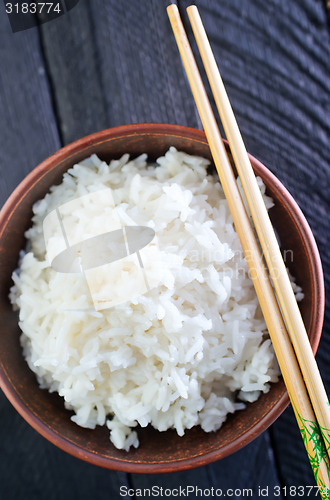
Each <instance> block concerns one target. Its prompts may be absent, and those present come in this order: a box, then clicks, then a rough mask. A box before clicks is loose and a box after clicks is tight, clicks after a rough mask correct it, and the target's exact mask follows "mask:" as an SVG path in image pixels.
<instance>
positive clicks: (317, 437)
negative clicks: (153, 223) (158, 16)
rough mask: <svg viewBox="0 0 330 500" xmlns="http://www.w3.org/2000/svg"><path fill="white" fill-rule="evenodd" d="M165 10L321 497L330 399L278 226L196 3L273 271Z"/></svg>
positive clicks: (193, 13)
mask: <svg viewBox="0 0 330 500" xmlns="http://www.w3.org/2000/svg"><path fill="white" fill-rule="evenodd" d="M167 12H168V16H169V19H170V22H171V25H172V29H173V32H174V35H175V38H176V42H177V45H178V48H179V51H180V54H181V58H182V61H183V64H184V67H185V70H186V73H187V77H188V80H189V83H190V86H191V90H192V93H193V96H194V99H195V102H196V105H197V109H198V111H199V114H200V117H201V120H202V123H203V127H204V131H205V134H206V137H207V140H208V143H209V146H210V150H211V153H212V156H213V160H214V164H215V166H216V169H217V172H218V175H219V178H220V182H221V184H222V187H223V190H224V193H225V196H226V199H227V201H228V204H229V208H230V211H231V214H232V217H233V220H234V224H235V227H236V231H237V233H238V236H239V238H240V241H241V245H242V248H243V252H244V254H245V258H246V260H247V264H248V266H249V270H250V273H251V277H252V279H253V283H254V287H255V290H256V293H257V296H258V299H259V303H260V306H261V309H262V312H263V315H264V318H265V321H266V324H267V328H268V331H269V334H270V337H271V340H272V343H273V346H274V350H275V354H276V357H277V360H278V363H279V366H280V369H281V372H282V375H283V379H284V382H285V384H286V387H287V390H288V393H289V396H290V400H291V403H292V406H293V409H294V412H295V416H296V418H297V422H298V425H299V429H300V431H301V434H302V437H303V440H304V444H305V447H306V450H307V453H308V456H309V459H310V462H311V465H312V468H313V472H314V475H315V478H316V481H317V484H318V486H319V489H320V493H321V495H322V496H323V498H330V462H329V455H330V406H329V402H328V398H327V395H326V392H325V389H324V386H323V382H322V379H321V376H320V373H319V371H318V368H317V364H316V361H315V358H314V355H313V352H312V349H311V346H310V343H309V340H308V336H307V333H306V329H305V326H304V323H303V320H302V317H301V314H300V311H299V307H298V305H297V301H296V298H295V296H294V292H293V290H292V286H291V283H290V279H289V276H288V273H287V270H286V267H285V264H284V261H283V258H282V255H281V252H280V249H279V246H278V243H277V239H276V236H275V233H274V229H273V227H272V224H271V221H270V219H269V216H268V212H267V209H266V207H265V204H264V201H263V198H262V195H261V193H260V189H259V187H258V184H257V180H256V177H255V175H254V172H253V169H252V166H251V163H250V160H249V158H248V154H247V152H246V149H245V146H244V143H243V140H242V137H241V134H240V131H239V128H238V125H237V122H236V119H235V116H234V113H233V110H232V108H231V105H230V102H229V99H228V96H227V93H226V90H225V87H224V85H223V82H222V79H221V76H220V73H219V70H218V67H217V64H216V62H215V59H214V56H213V53H212V49H211V47H210V44H209V41H208V39H207V35H206V33H205V30H204V27H203V24H202V21H201V18H200V16H199V13H198V9H197V7H196V6H195V5H191V6H190V7H188V8H187V13H188V17H189V20H190V23H191V26H192V29H193V32H194V36H195V39H196V41H197V45H198V48H199V52H200V55H201V58H202V61H203V64H204V67H205V70H206V74H207V77H208V79H209V82H210V85H211V89H212V93H213V96H214V99H215V103H216V106H217V108H218V111H219V114H220V118H221V121H222V124H223V127H224V130H225V133H226V136H227V139H228V142H229V146H230V150H231V153H232V156H233V159H234V162H235V165H236V169H237V172H238V175H239V177H240V179H241V183H242V186H243V190H244V194H245V197H246V200H247V203H248V206H249V209H250V212H251V216H252V220H253V223H254V226H255V230H256V232H257V235H258V238H259V243H260V246H261V248H262V251H263V255H264V257H265V260H266V263H267V266H268V270H267V268H266V267H265V264H264V262H263V256H262V254H261V251H260V247H259V244H258V242H257V240H256V237H255V235H254V231H253V228H252V226H251V222H250V219H249V217H248V215H247V213H246V210H245V207H244V204H243V201H242V198H241V195H240V192H239V190H238V187H237V183H236V179H235V176H234V173H233V170H232V167H231V164H230V161H229V159H228V156H227V153H226V150H225V147H224V144H223V141H222V138H221V135H220V132H219V129H218V126H217V123H216V120H215V117H214V114H213V112H212V109H211V105H210V102H209V100H208V97H207V94H206V91H205V88H204V85H203V82H202V79H201V76H200V73H199V71H198V68H197V64H196V61H195V59H194V56H193V53H192V50H191V47H190V44H189V41H188V38H187V35H186V33H185V30H184V27H183V24H182V21H181V18H180V14H179V10H178V7H177V5H175V4H171V5H169V6H168V7H167ZM270 277H271V279H272V282H273V284H274V288H275V292H276V295H277V297H276V295H275V292H274V289H273V287H272V284H271V280H270ZM290 339H291V340H290ZM291 342H292V343H291Z"/></svg>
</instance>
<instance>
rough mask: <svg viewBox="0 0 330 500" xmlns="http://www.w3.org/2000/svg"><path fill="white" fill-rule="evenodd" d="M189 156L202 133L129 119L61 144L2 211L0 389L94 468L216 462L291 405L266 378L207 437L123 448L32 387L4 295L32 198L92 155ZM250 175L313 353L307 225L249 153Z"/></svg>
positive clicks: (319, 278)
mask: <svg viewBox="0 0 330 500" xmlns="http://www.w3.org/2000/svg"><path fill="white" fill-rule="evenodd" d="M172 145H173V146H175V147H176V148H177V149H181V150H185V151H186V152H188V153H191V154H198V155H202V156H204V157H208V158H211V157H210V151H209V147H208V144H207V141H206V139H205V135H204V133H203V132H201V131H199V130H195V129H189V128H185V127H180V126H175V125H158V124H142V125H128V126H123V127H118V128H113V129H109V130H105V131H102V132H98V133H96V134H93V135H90V136H88V137H84V138H83V139H80V140H78V141H76V142H74V143H73V144H70V145H69V146H66V147H65V148H63V149H61V150H60V151H58V152H57V153H55V154H54V155H52V156H51V157H50V158H48V159H46V160H45V161H44V162H42V163H41V164H40V165H39V166H38V167H36V168H35V169H34V170H33V171H32V172H31V173H30V174H29V175H28V176H27V177H26V178H25V179H24V180H23V182H22V183H21V184H20V185H19V186H18V187H17V189H16V190H15V191H14V192H13V194H12V195H11V196H10V198H9V199H8V201H7V203H6V204H5V205H4V207H3V209H2V211H1V213H0V255H1V260H0V286H1V304H0V314H1V326H0V383H1V388H2V390H3V391H4V393H5V394H6V396H7V397H8V399H9V400H10V401H11V403H12V404H13V405H14V407H15V408H16V409H17V411H18V412H19V413H20V414H21V415H22V416H23V417H24V418H25V419H26V421H27V422H28V423H29V424H30V425H31V426H32V427H33V428H34V429H36V430H37V431H38V432H39V433H40V434H42V435H43V436H44V437H45V438H47V439H48V440H49V441H51V442H52V443H53V444H55V445H56V446H58V447H60V448H61V449H63V450H65V451H66V452H68V453H71V454H72V455H74V456H76V457H78V458H81V459H83V460H86V461H87V462H90V463H92V464H95V465H99V466H102V467H106V468H109V469H115V470H121V471H126V472H143V473H152V472H171V471H178V470H183V469H189V468H192V467H197V466H200V465H205V464H207V463H209V462H212V461H215V460H218V459H220V458H223V457H225V456H227V455H229V454H231V453H233V452H235V451H237V450H238V449H240V448H242V447H243V446H244V445H246V444H247V443H249V442H250V441H252V440H253V439H254V438H256V437H257V436H258V435H260V433H262V432H263V431H264V430H265V429H267V427H268V426H269V425H271V424H272V423H273V422H274V420H275V419H276V418H277V417H278V416H279V415H280V414H281V413H282V411H283V410H284V409H285V408H286V406H287V405H288V396H287V393H286V390H285V387H284V384H283V381H282V380H281V381H279V382H278V383H276V384H273V385H272V387H271V389H270V391H269V392H268V394H264V395H262V396H261V397H260V399H259V400H258V401H257V402H255V403H253V404H249V405H248V406H247V408H246V409H245V410H244V411H240V412H237V413H236V414H234V415H232V416H230V417H229V418H228V420H227V421H226V422H225V424H224V425H223V426H222V428H221V429H220V430H219V431H218V432H212V433H204V432H203V431H202V430H201V429H200V428H199V427H196V428H193V429H191V430H189V431H187V432H186V434H185V435H184V436H183V437H181V438H180V437H178V436H177V435H176V433H175V432H174V431H167V432H157V431H155V430H153V429H150V428H146V429H141V430H140V431H139V437H140V447H139V448H138V449H136V450H133V451H130V452H129V453H126V452H124V451H119V450H117V449H116V448H114V446H113V445H112V444H111V443H110V441H109V436H108V432H109V431H108V430H107V429H106V428H105V427H104V428H101V427H99V428H97V429H96V430H88V429H83V428H81V427H79V426H77V425H76V424H74V423H73V422H71V420H70V413H69V412H68V411H67V410H65V409H64V405H63V401H62V399H61V398H60V397H59V396H57V395H55V394H49V393H48V392H47V391H46V390H41V389H39V388H38V384H37V381H36V378H35V375H34V374H33V373H32V372H31V371H30V370H29V368H28V366H27V364H26V362H25V360H24V359H23V356H22V352H21V347H20V343H19V336H20V330H19V327H18V324H17V315H16V314H15V313H14V312H13V311H12V308H11V305H10V303H9V300H8V291H9V288H10V286H11V274H12V271H13V270H14V269H15V268H16V266H17V261H18V255H19V251H20V249H21V248H23V247H24V245H25V242H24V231H25V230H26V229H27V228H28V227H29V226H30V221H31V215H32V210H31V207H32V205H33V203H34V202H35V201H37V200H38V199H40V198H42V197H43V196H44V195H45V194H46V192H47V191H48V189H49V187H50V186H51V185H52V184H55V183H59V182H60V181H61V178H62V174H63V172H65V171H66V170H67V169H68V168H69V167H71V166H72V165H73V164H74V163H75V162H79V161H80V160H82V159H83V158H85V157H87V156H88V155H90V154H92V153H97V154H98V155H99V156H100V157H101V158H102V159H104V160H110V159H111V158H115V157H118V156H120V155H122V154H123V153H126V152H130V153H131V155H132V156H135V155H139V154H140V153H144V152H147V153H148V154H149V157H150V158H151V159H155V158H156V157H158V156H160V155H162V154H164V153H165V152H166V151H167V149H168V148H169V146H172ZM250 159H251V162H252V165H253V168H254V170H255V172H256V174H258V175H260V176H261V178H262V179H263V181H264V182H265V184H266V186H267V190H268V193H269V194H270V195H271V196H272V197H273V198H274V200H275V207H274V208H273V209H272V210H271V212H270V215H271V218H272V220H273V223H274V226H275V228H276V230H277V232H278V234H279V236H280V240H281V242H282V243H283V250H292V252H293V256H294V258H293V261H292V262H291V261H289V262H287V265H288V267H289V268H290V271H291V272H292V274H293V275H294V276H295V277H296V279H297V282H298V283H299V284H300V285H301V286H302V287H303V290H304V294H305V298H304V299H303V301H302V302H301V303H300V307H301V312H302V315H303V319H304V321H305V324H306V327H307V329H308V334H309V337H310V342H311V344H312V347H313V351H314V353H315V352H316V350H317V347H318V344H319V340H320V336H321V328H322V323H323V314H324V284H323V274H322V267H321V262H320V258H319V253H318V250H317V248H316V244H315V241H314V238H313V235H312V233H311V230H310V228H309V226H308V224H307V222H306V220H305V218H304V216H303V214H302V213H301V211H300V209H299V208H298V206H297V204H296V203H295V202H294V200H293V199H292V197H291V196H290V194H289V193H288V192H287V191H286V189H285V188H284V187H283V186H282V184H281V183H280V182H279V181H278V180H277V179H276V178H275V177H274V175H273V174H272V173H271V172H270V171H269V170H267V168H266V167H264V166H263V165H262V164H261V163H260V162H259V161H257V160H256V159H254V158H252V157H250Z"/></svg>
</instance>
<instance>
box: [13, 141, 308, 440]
mask: <svg viewBox="0 0 330 500" xmlns="http://www.w3.org/2000/svg"><path fill="white" fill-rule="evenodd" d="M207 167H208V161H207V160H205V159H203V158H199V157H193V156H189V155H187V154H185V153H183V152H178V151H177V150H176V149H175V148H171V149H170V150H169V151H168V152H167V153H166V155H165V156H164V157H162V158H159V159H158V160H157V167H156V168H154V166H148V164H147V157H146V155H141V156H140V157H139V158H137V159H134V160H129V155H124V156H123V157H122V158H121V159H120V160H113V161H111V162H110V164H109V165H108V164H106V163H105V162H102V161H100V160H99V158H97V157H96V156H95V155H93V156H92V157H91V158H89V159H87V160H85V161H83V162H82V163H80V164H79V165H75V166H74V167H73V168H71V169H70V170H69V171H68V172H67V173H66V174H65V175H64V177H63V182H62V183H61V184H60V185H58V186H54V187H52V188H51V191H50V193H49V194H47V195H46V196H45V198H44V199H43V200H41V201H39V202H38V203H36V204H35V206H34V208H33V211H34V217H33V225H32V228H31V229H30V230H29V231H28V232H27V235H26V236H27V239H28V245H29V246H28V248H29V251H27V252H24V254H22V258H21V262H20V269H19V271H17V272H15V273H14V275H13V280H14V283H15V285H14V286H13V287H12V289H11V294H10V297H11V301H12V304H13V306H14V307H15V308H17V309H19V318H20V322H19V324H20V328H21V330H22V336H21V343H22V346H23V351H24V356H25V358H26V360H27V362H28V364H29V367H30V368H31V370H33V371H34V372H35V374H36V376H37V378H38V381H39V384H40V387H42V388H47V389H48V390H49V391H52V392H53V391H57V392H58V393H59V395H60V396H62V397H63V398H64V401H65V406H66V408H68V409H70V410H73V411H74V416H72V417H71V418H72V420H73V421H74V422H76V423H77V424H78V425H80V426H83V427H88V428H95V426H96V425H105V424H106V425H107V426H108V428H109V429H110V440H111V441H112V443H113V444H114V446H116V447H117V448H119V449H125V450H129V448H130V447H131V446H135V447H137V446H138V445H139V441H138V435H137V432H136V430H133V429H136V428H137V426H138V425H140V426H141V427H145V426H147V425H149V424H150V425H152V426H153V427H154V428H155V429H158V430H159V431H165V430H167V429H171V428H174V429H175V430H176V431H177V433H178V434H179V435H180V436H182V435H183V434H184V432H185V429H190V428H191V427H193V426H196V425H200V426H201V428H202V429H203V430H204V431H206V432H210V431H215V430H217V429H219V428H220V426H221V425H222V423H223V422H224V421H225V419H226V416H227V415H228V414H229V413H233V412H234V411H236V410H238V409H243V408H244V406H245V404H244V403H245V402H252V401H255V400H256V399H257V398H258V397H259V395H260V394H261V393H264V392H267V391H268V390H269V388H270V383H271V382H276V381H277V380H278V377H279V369H278V366H277V363H276V359H275V356H274V352H273V348H272V345H271V342H270V339H269V336H268V333H267V330H266V326H265V323H264V320H263V317H262V315H261V312H260V309H259V305H258V300H257V298H256V295H255V292H254V288H253V285H252V282H251V279H250V277H249V273H248V269H247V265H246V262H245V260H244V258H243V256H242V251H241V246H240V243H239V239H238V236H237V233H236V232H235V229H234V227H233V222H232V217H231V215H230V212H229V208H228V205H227V202H226V200H225V197H224V194H223V191H222V188H221V186H220V184H219V182H217V181H216V180H215V179H214V178H213V177H212V176H210V175H207V171H206V169H207ZM106 187H107V188H111V190H112V192H113V194H114V197H115V202H116V207H117V211H118V213H119V214H120V218H121V220H122V222H123V223H124V224H129V223H134V224H136V225H140V226H149V227H152V228H153V229H154V230H155V233H156V236H157V239H158V245H159V249H160V252H161V257H162V261H163V263H164V269H163V270H162V277H161V282H160V284H159V285H158V286H157V287H155V288H153V289H151V290H150V291H149V292H148V293H146V294H143V295H140V296H138V297H135V298H134V299H132V300H131V301H128V302H126V303H124V304H121V305H119V306H116V307H113V308H110V309H105V310H103V311H100V312H96V311H95V310H93V304H92V302H91V298H90V295H89V293H88V289H87V286H86V283H85V282H84V280H83V277H82V276H81V275H79V274H65V273H58V272H56V271H55V270H53V269H52V268H51V267H50V266H49V264H48V261H47V259H46V255H45V242H44V238H43V227H42V223H43V220H44V218H45V216H46V215H47V214H48V213H49V212H50V211H52V210H54V209H55V208H56V207H58V206H60V205H61V204H63V203H65V202H66V201H68V200H71V199H74V198H77V197H80V196H82V195H84V194H87V193H91V192H94V191H97V190H99V189H104V188H106ZM260 187H261V190H262V192H263V193H264V186H263V185H262V183H261V181H260ZM264 198H265V201H266V204H267V206H268V207H270V206H271V205H272V201H271V200H270V199H269V198H268V197H267V196H265V195H264ZM87 215H88V214H87ZM84 216H86V214H84V213H83V212H82V213H81V218H82V219H81V223H83V218H84ZM99 216H100V217H102V213H100V214H99ZM298 291H299V290H298Z"/></svg>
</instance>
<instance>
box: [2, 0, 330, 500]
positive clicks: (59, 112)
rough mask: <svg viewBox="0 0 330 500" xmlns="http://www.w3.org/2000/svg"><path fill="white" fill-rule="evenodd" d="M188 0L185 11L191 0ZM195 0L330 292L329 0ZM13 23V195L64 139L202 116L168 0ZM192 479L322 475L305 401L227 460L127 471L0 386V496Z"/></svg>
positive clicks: (258, 481)
mask: <svg viewBox="0 0 330 500" xmlns="http://www.w3.org/2000/svg"><path fill="white" fill-rule="evenodd" d="M178 3H179V6H180V8H181V9H182V13H183V14H184V8H185V7H186V6H187V5H188V3H190V2H188V1H186V0H180V1H179V2H178ZM196 3H197V5H198V7H199V9H200V13H201V16H202V19H203V22H204V24H205V26H206V29H207V32H208V34H209V37H210V41H211V44H212V47H213V49H214V52H215V55H216V59H217V60H218V63H219V66H220V69H221V73H222V75H223V79H224V82H225V85H226V88H227V91H228V94H229V97H230V99H231V101H232V105H233V107H234V111H235V114H236V116H237V119H238V123H239V126H240V128H241V130H242V133H243V137H244V139H245V142H246V146H247V148H248V150H249V152H251V153H252V154H254V155H255V156H256V157H258V158H259V159H260V160H261V161H263V162H264V163H265V164H266V165H267V166H268V167H269V168H270V169H271V170H272V171H273V172H274V173H275V174H276V175H277V176H278V177H279V178H280V180H281V181H282V182H283V183H284V184H285V185H286V186H287V187H288V189H289V190H290V192H291V193H292V194H293V195H294V197H295V198H296V200H297V201H298V203H299V204H300V206H301V208H302V209H303V211H304V213H305V215H306V217H307V219H308V221H309V223H310V225H311V227H312V230H313V232H314V234H315V237H316V240H317V243H318V246H319V250H320V253H321V257H322V260H323V264H324V271H325V281H326V286H327V289H328V290H329V286H330V255H329V252H328V248H329V209H330V207H329V177H330V175H329V165H330V148H329V132H330V97H329V96H330V78H329V73H330V57H329V56H330V35H329V25H328V23H327V19H326V13H325V9H324V5H323V1H322V0H292V1H291V2H287V1H286V0H270V1H267V2H264V1H262V0H250V1H249V2H247V1H246V0H222V1H221V2H215V1H214V0H198V1H197V2H196ZM185 23H186V26H187V28H188V27H189V23H188V22H187V19H185ZM7 28H8V26H7V25H6V19H5V17H4V16H0V42H1V44H0V47H1V48H0V63H1V71H0V130H1V137H2V145H1V147H0V173H1V177H0V202H1V204H2V203H3V202H4V201H5V199H6V197H7V196H8V195H9V194H10V192H11V190H12V189H13V188H14V187H15V185H16V184H17V183H18V182H19V181H20V180H21V179H22V178H23V177H24V175H26V173H27V172H29V171H30V170H31V169H32V168H33V167H34V166H35V165H36V164H37V163H39V162H40V161H41V160H42V159H43V158H45V157H46V156H48V155H49V154H50V153H52V152H54V151H55V150H56V149H57V148H58V147H60V145H61V140H62V141H63V143H68V142H70V141H72V140H74V139H77V138H78V137H81V136H83V135H85V134H88V133H90V132H93V131H96V130H100V129H102V128H105V127H110V126H114V125H119V124H125V123H134V122H143V121H149V122H171V123H178V124H182V125H189V126H193V127H200V121H199V119H198V117H197V114H196V110H195V106H194V103H193V101H192V97H191V93H190V90H189V87H188V84H187V81H186V78H185V75H184V72H183V69H182V65H181V61H180V58H179V55H178V51H177V48H176V45H175V42H174V39H173V36H172V32H171V28H170V25H169V22H168V19H167V15H166V12H165V9H164V5H163V3H162V2H159V1H158V0H152V1H150V0H139V1H138V2H135V1H134V2H133V1H131V2H116V1H114V0H93V1H89V0H80V2H79V5H78V6H77V7H75V8H74V9H73V10H72V11H71V12H70V13H68V14H67V15H65V16H63V17H62V18H60V19H58V20H56V21H53V22H51V23H48V24H45V25H43V26H42V27H41V28H40V31H38V30H37V29H36V28H33V29H31V30H28V31H26V32H21V33H16V34H15V35H13V34H11V33H9V32H8V29H7ZM193 45H194V44H193ZM196 53H197V52H196ZM329 314H330V313H329V308H328V309H327V311H326V320H325V328H324V334H323V339H322V340H321V344H320V348H319V352H318V355H317V359H318V362H319V365H320V369H321V373H322V376H323V379H324V382H325V384H326V386H327V388H328V392H330V370H329V367H328V363H329V361H328V360H329V358H330V331H329V328H330V316H329ZM190 483H191V484H198V485H200V487H211V486H212V485H217V487H223V488H225V487H234V488H235V487H236V488H239V487H242V488H243V487H245V488H246V487H248V485H252V486H251V487H257V486H259V485H261V486H262V485H269V486H270V487H271V485H274V484H279V483H281V484H282V485H290V484H296V485H309V484H314V480H313V476H312V473H311V470H310V466H309V464H308V460H307V459H306V457H305V451H304V448H303V445H302V443H301V442H300V437H299V431H298V430H297V427H296V424H295V420H294V417H293V414H292V410H291V409H288V410H287V411H286V412H285V413H284V414H283V415H282V417H280V419H279V420H278V421H277V422H276V423H275V424H274V425H273V426H272V428H271V430H270V431H269V432H266V433H265V434H264V435H263V436H261V437H260V438H259V439H258V440H257V441H255V442H253V443H251V444H250V445H249V446H248V447H246V448H244V449H243V450H241V451H240V452H238V453H236V454H235V455H233V456H232V457H228V458H227V459H224V460H222V461H221V462H218V463H215V464H212V465H210V466H207V467H205V468H204V467H203V468H200V469H196V470H194V471H191V472H185V473H177V474H172V475H165V476H138V475H134V476H126V475H124V474H119V473H118V474H117V473H112V472H110V471H104V470H102V469H99V468H96V467H93V466H90V465H88V464H85V463H83V462H81V461H79V460H77V459H74V458H72V457H70V456H69V455H66V454H64V453H63V452H61V451H60V450H58V449H56V448H55V447H54V446H52V445H50V444H49V443H48V442H46V441H45V440H44V439H43V438H41V437H40V436H38V435H37V434H36V433H35V431H33V430H32V429H31V428H30V427H29V426H28V425H27V424H26V423H25V422H24V421H23V420H22V419H21V417H19V416H18V414H17V413H16V412H15V410H14V409H13V408H12V407H11V406H10V404H9V403H8V402H7V400H6V399H5V398H4V396H3V395H1V397H0V498H4V499H6V500H12V499H15V500H21V499H22V500H23V499H38V500H40V499H42V500H43V499H44V498H49V499H51V500H52V499H55V498H64V499H65V498H79V499H85V498H86V499H87V498H88V499H90V498H93V499H94V498H96V499H97V500H98V499H105V498H114V499H117V498H119V493H118V492H119V486H120V485H133V486H135V487H139V486H146V487H147V486H148V485H149V486H150V485H152V484H159V485H168V486H169V487H170V486H171V485H172V486H173V487H175V485H178V484H182V485H183V484H190ZM280 498H281V497H280Z"/></svg>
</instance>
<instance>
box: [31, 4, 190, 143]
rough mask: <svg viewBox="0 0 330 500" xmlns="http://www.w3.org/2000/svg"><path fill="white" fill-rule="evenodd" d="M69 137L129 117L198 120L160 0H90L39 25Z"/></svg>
mask: <svg viewBox="0 0 330 500" xmlns="http://www.w3.org/2000/svg"><path fill="white" fill-rule="evenodd" d="M41 29H42V42H43V46H44V50H45V54H46V56H47V60H48V66H49V71H50V75H51V81H52V85H53V88H54V93H55V102H56V108H57V114H58V118H59V122H60V127H61V133H62V137H63V140H64V142H70V141H72V140H74V139H76V138H78V137H81V136H83V135H85V134H88V133H91V132H93V131H96V130H100V129H102V128H107V127H111V126H116V125H122V124H125V123H137V122H170V123H179V124H182V125H188V124H189V125H190V126H197V125H198V123H199V122H198V119H197V115H196V111H195V107H194V103H193V101H192V99H191V96H190V90H189V88H188V84H187V82H186V80H185V76H184V74H183V72H182V68H181V62H180V57H179V54H178V51H177V48H176V46H175V42H174V40H173V37H172V35H171V28H170V26H169V23H168V20H167V14H166V11H165V9H164V8H163V6H162V4H161V3H159V2H155V1H153V2H151V3H150V2H149V1H147V0H143V1H139V2H129V3H127V2H126V3H125V4H122V3H120V2H102V1H101V0H96V1H93V2H92V3H91V2H87V1H85V0H81V1H80V3H79V5H78V6H77V7H75V9H73V10H72V11H71V12H70V13H69V14H68V15H66V16H63V17H62V18H60V19H58V20H56V21H54V22H52V23H48V24H45V25H43V26H42V28H41Z"/></svg>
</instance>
